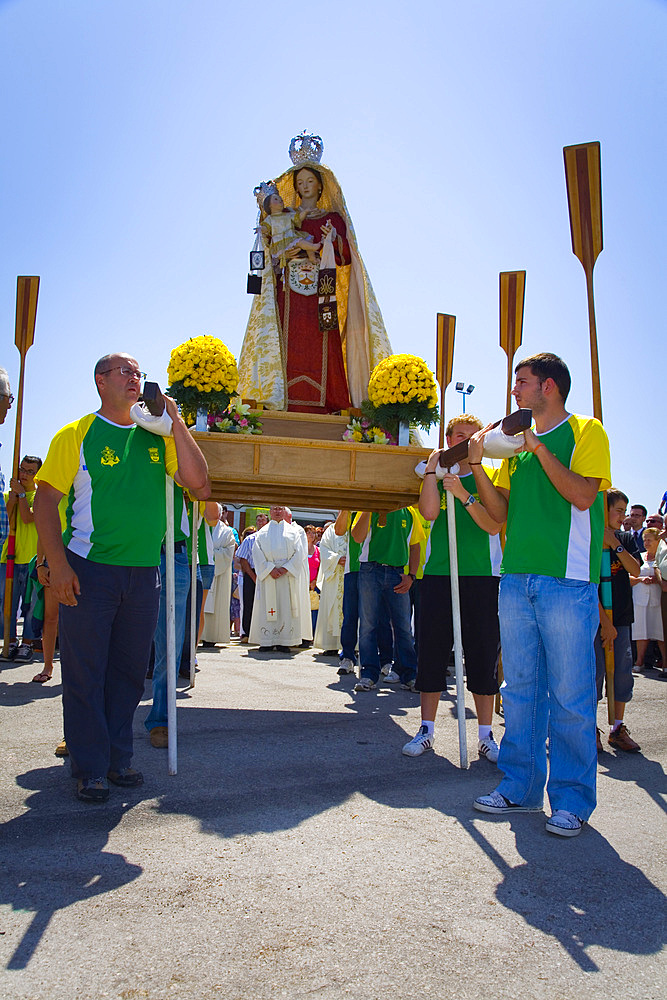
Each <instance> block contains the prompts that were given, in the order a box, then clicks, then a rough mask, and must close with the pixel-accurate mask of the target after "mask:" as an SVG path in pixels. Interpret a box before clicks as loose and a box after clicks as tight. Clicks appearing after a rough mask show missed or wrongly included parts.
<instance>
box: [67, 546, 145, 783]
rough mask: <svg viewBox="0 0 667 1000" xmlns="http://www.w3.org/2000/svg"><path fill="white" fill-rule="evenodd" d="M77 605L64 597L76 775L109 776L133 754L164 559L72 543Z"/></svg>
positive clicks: (70, 739)
mask: <svg viewBox="0 0 667 1000" xmlns="http://www.w3.org/2000/svg"><path fill="white" fill-rule="evenodd" d="M67 558H68V561H69V563H70V566H71V567H72V569H73V570H74V572H75V573H76V575H77V576H78V578H79V583H80V585H81V594H80V595H79V597H78V598H77V601H78V603H77V606H76V607H68V606H66V605H64V604H61V605H60V625H59V627H60V666H61V672H62V681H63V715H64V720H65V740H66V742H67V749H68V750H69V755H70V764H71V767H72V775H73V776H74V777H75V778H101V777H106V774H107V772H108V771H110V770H113V771H117V770H118V769H119V768H121V767H128V766H129V764H130V761H131V760H132V720H133V718H134V713H135V710H136V708H137V705H138V704H139V701H140V699H141V697H142V695H143V692H144V678H145V676H146V668H147V665H148V658H149V655H150V650H151V641H152V639H153V633H154V632H155V626H156V624H157V614H158V604H159V600H160V574H159V571H158V568H157V566H150V567H145V566H107V565H103V564H101V563H94V562H90V561H89V560H87V559H82V558H81V557H80V556H77V555H76V554H75V553H73V552H70V551H68V553H67Z"/></svg>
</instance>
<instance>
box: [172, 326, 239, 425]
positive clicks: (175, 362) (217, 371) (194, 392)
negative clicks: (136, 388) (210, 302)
mask: <svg viewBox="0 0 667 1000" xmlns="http://www.w3.org/2000/svg"><path fill="white" fill-rule="evenodd" d="M167 376H168V378H169V388H168V389H167V392H168V394H169V395H170V396H171V397H172V398H173V399H175V400H176V402H177V403H179V404H180V406H181V408H182V411H183V417H184V419H185V420H186V422H190V421H194V417H195V416H196V413H197V410H201V409H204V410H206V412H207V413H222V412H223V411H225V410H226V409H227V407H228V406H229V401H230V400H231V398H232V396H236V395H237V392H236V390H237V387H238V384H239V372H238V368H237V367H236V359H235V358H234V355H233V354H232V352H231V351H230V350H229V349H228V348H227V347H225V345H224V344H223V342H222V341H221V340H218V338H217V337H211V336H210V335H209V334H203V335H202V336H200V337H190V339H189V340H186V341H185V342H184V343H183V344H180V345H179V346H178V347H175V348H174V350H173V351H172V352H171V357H170V359H169V364H168V365H167Z"/></svg>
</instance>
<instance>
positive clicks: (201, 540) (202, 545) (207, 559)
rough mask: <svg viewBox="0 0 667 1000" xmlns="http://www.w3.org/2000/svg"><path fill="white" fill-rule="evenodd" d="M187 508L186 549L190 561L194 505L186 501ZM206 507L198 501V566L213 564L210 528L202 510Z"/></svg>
mask: <svg viewBox="0 0 667 1000" xmlns="http://www.w3.org/2000/svg"><path fill="white" fill-rule="evenodd" d="M186 508H187V518H188V535H187V538H186V547H187V550H188V562H190V563H192V519H193V516H194V509H195V505H194V503H193V502H192V501H189V502H188V503H186ZM205 509H206V504H205V503H203V502H200V503H199V528H198V529H197V562H198V563H199V565H200V566H213V565H214V564H215V556H214V554H213V539H212V538H211V529H210V528H209V526H208V524H207V523H206V520H205V518H204V510H205Z"/></svg>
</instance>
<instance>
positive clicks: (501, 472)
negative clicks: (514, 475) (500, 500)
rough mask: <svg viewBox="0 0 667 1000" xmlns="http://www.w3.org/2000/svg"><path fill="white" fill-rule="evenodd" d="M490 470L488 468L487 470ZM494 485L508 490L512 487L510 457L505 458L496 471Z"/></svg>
mask: <svg viewBox="0 0 667 1000" xmlns="http://www.w3.org/2000/svg"><path fill="white" fill-rule="evenodd" d="M486 471H487V472H488V471H489V470H488V469H487V470H486ZM492 482H493V485H494V486H496V487H497V488H498V489H499V490H508V489H509V488H510V460H509V458H504V459H503V464H502V465H501V466H500V468H499V469H498V471H497V473H496V477H495V481H494V480H492Z"/></svg>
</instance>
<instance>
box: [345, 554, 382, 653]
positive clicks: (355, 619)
mask: <svg viewBox="0 0 667 1000" xmlns="http://www.w3.org/2000/svg"><path fill="white" fill-rule="evenodd" d="M358 632H359V572H358V570H353V571H352V572H351V573H346V574H345V576H344V577H343V623H342V625H341V630H340V645H341V654H340V659H341V660H343V659H348V660H352V662H353V663H356V662H357V656H356V653H355V650H356V648H357V635H358ZM377 642H378V650H379V653H380V663H381V664H382V666H384V665H385V663H391V662H392V660H393V658H394V651H393V646H394V637H393V634H392V631H391V624H390V622H389V611H388V610H387V606H386V604H385V603H384V602H383V604H382V609H381V612H380V620H379V622H378V630H377Z"/></svg>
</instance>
